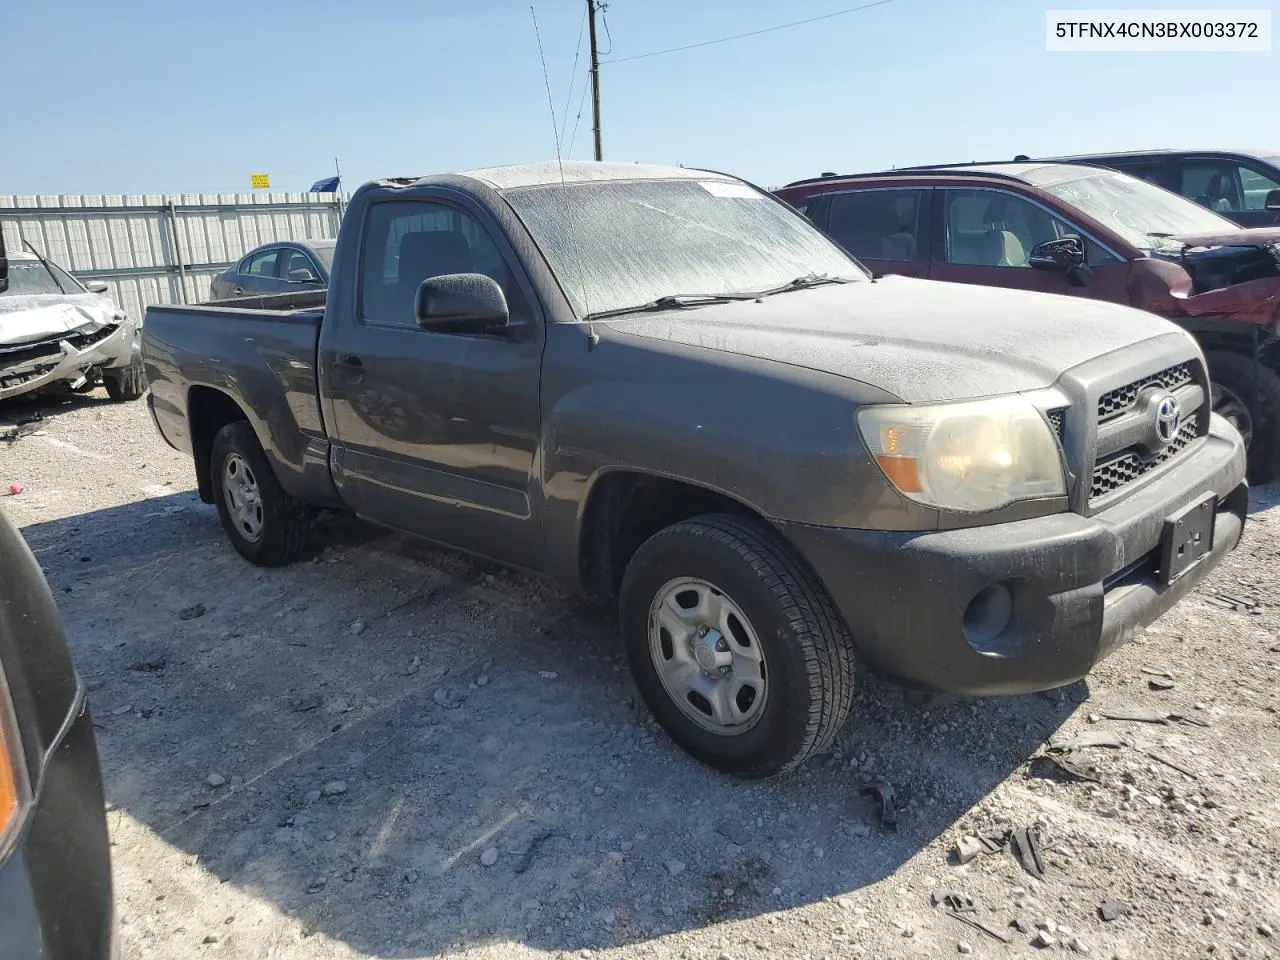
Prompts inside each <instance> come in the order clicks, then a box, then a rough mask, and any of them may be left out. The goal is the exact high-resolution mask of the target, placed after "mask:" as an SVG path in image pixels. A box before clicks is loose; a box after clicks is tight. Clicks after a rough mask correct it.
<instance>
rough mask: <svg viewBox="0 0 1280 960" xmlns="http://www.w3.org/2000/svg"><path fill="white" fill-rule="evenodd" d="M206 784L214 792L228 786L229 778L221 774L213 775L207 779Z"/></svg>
mask: <svg viewBox="0 0 1280 960" xmlns="http://www.w3.org/2000/svg"><path fill="white" fill-rule="evenodd" d="M204 782H205V783H206V784H207V785H208V786H209V787H210V788H211V789H213V790H217V789H218V788H219V787H225V786H226V785H227V778H226V777H224V776H223V775H222V774H220V773H211V774H209V776H207V777H205V779H204Z"/></svg>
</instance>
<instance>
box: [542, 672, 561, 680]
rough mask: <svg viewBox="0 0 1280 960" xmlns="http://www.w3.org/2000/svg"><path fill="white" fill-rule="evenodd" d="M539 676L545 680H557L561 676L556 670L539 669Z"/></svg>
mask: <svg viewBox="0 0 1280 960" xmlns="http://www.w3.org/2000/svg"><path fill="white" fill-rule="evenodd" d="M538 676H540V677H541V678H542V679H543V680H555V679H558V678H559V676H560V674H558V673H556V672H555V671H554V670H539V671H538Z"/></svg>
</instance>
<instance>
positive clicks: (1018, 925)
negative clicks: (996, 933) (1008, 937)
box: [1009, 917, 1035, 933]
mask: <svg viewBox="0 0 1280 960" xmlns="http://www.w3.org/2000/svg"><path fill="white" fill-rule="evenodd" d="M1009 926H1011V927H1013V929H1015V930H1017V931H1018V932H1019V933H1030V932H1031V931H1032V930H1033V929H1035V928H1034V927H1032V926H1031V924H1029V923H1027V921H1025V920H1023V919H1022V918H1021V917H1019V918H1018V919H1017V920H1014V921H1013V922H1012V923H1011V924H1009Z"/></svg>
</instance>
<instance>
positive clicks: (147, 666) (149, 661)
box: [129, 653, 169, 673]
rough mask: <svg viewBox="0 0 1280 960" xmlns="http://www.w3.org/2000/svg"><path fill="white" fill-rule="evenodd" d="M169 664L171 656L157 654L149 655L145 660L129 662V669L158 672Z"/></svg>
mask: <svg viewBox="0 0 1280 960" xmlns="http://www.w3.org/2000/svg"><path fill="white" fill-rule="evenodd" d="M168 664H169V658H168V657H166V656H165V655H164V654H162V653H161V654H156V655H155V656H154V657H147V658H146V659H145V660H138V661H136V662H135V663H131V664H129V669H130V670H132V671H133V672H134V673H158V672H159V671H161V670H163V669H164V668H165V667H166V666H168Z"/></svg>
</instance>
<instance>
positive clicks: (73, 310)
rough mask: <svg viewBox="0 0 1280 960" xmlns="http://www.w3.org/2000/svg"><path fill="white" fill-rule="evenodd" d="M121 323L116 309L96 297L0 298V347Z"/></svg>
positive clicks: (120, 317) (39, 296)
mask: <svg viewBox="0 0 1280 960" xmlns="http://www.w3.org/2000/svg"><path fill="white" fill-rule="evenodd" d="M123 322H124V316H123V314H122V313H121V311H120V309H119V308H118V307H117V306H116V305H115V304H114V303H112V302H111V301H110V300H108V299H106V298H105V297H100V296H98V295H97V294H92V293H90V294H83V295H76V294H55V293H49V294H32V295H30V296H20V297H0V346H16V345H20V344H27V343H39V342H40V341H43V340H51V339H55V338H57V337H61V336H65V335H66V334H69V333H92V332H93V331H95V330H100V329H102V328H103V327H107V326H111V325H115V324H120V323H123Z"/></svg>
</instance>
